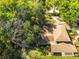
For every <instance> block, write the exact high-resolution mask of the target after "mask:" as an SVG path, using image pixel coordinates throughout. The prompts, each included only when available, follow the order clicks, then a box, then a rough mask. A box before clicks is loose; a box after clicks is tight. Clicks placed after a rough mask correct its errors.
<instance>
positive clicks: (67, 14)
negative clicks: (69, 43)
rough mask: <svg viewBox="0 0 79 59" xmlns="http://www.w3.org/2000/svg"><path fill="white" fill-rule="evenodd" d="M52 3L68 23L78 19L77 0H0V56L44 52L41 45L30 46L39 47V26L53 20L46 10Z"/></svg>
mask: <svg viewBox="0 0 79 59" xmlns="http://www.w3.org/2000/svg"><path fill="white" fill-rule="evenodd" d="M52 5H55V6H56V7H57V10H59V16H60V17H61V18H62V20H64V21H66V22H67V23H68V24H70V25H72V24H75V23H76V22H77V20H78V18H79V7H78V6H79V0H0V59H23V58H26V56H27V54H28V55H29V56H31V57H32V55H31V54H32V53H33V55H34V54H36V53H37V54H38V55H35V57H34V58H36V56H38V57H37V58H38V59H39V56H41V55H47V52H48V51H47V50H45V49H44V48H42V49H43V50H41V49H40V51H34V52H31V51H30V48H38V46H39V44H38V40H40V39H41V29H42V26H43V25H45V24H53V21H52V19H51V16H49V15H48V14H47V11H48V10H49V9H50V8H51V6H52ZM72 26H73V25H72ZM46 49H47V48H46ZM29 51H30V52H29ZM45 51H46V52H45ZM24 55H25V56H24ZM44 59H45V58H44ZM50 59H51V58H50Z"/></svg>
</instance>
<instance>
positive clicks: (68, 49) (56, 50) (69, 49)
mask: <svg viewBox="0 0 79 59" xmlns="http://www.w3.org/2000/svg"><path fill="white" fill-rule="evenodd" d="M51 52H52V53H53V55H58V56H74V55H75V54H76V53H77V50H76V47H75V46H74V45H71V44H66V43H60V44H55V45H51Z"/></svg>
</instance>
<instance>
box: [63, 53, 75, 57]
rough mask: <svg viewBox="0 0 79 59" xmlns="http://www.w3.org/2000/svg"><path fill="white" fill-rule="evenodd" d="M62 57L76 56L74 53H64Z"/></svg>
mask: <svg viewBox="0 0 79 59" xmlns="http://www.w3.org/2000/svg"><path fill="white" fill-rule="evenodd" d="M62 56H74V53H73V52H68V53H64V52H62Z"/></svg>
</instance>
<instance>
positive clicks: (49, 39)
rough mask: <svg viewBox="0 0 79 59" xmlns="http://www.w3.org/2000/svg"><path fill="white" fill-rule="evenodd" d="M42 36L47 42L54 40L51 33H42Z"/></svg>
mask: <svg viewBox="0 0 79 59" xmlns="http://www.w3.org/2000/svg"><path fill="white" fill-rule="evenodd" d="M44 37H45V38H46V39H48V41H49V42H53V41H54V37H53V34H52V33H46V34H44Z"/></svg>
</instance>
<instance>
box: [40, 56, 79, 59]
mask: <svg viewBox="0 0 79 59" xmlns="http://www.w3.org/2000/svg"><path fill="white" fill-rule="evenodd" d="M41 59H79V57H62V56H42V57H41Z"/></svg>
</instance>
